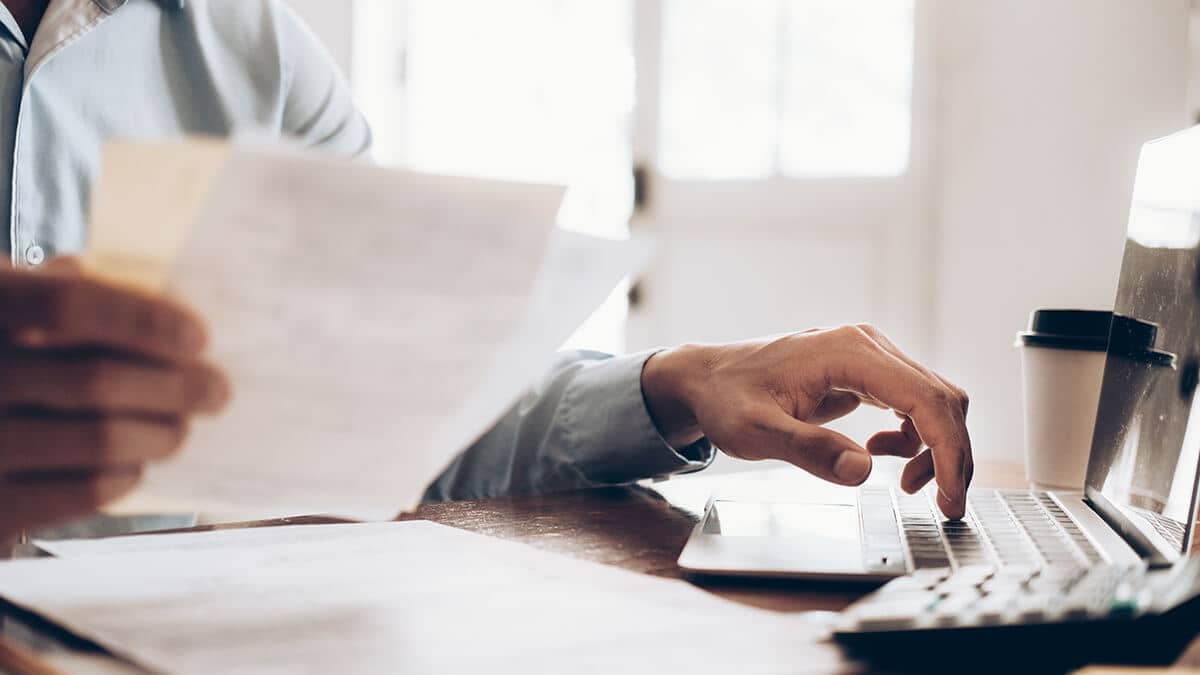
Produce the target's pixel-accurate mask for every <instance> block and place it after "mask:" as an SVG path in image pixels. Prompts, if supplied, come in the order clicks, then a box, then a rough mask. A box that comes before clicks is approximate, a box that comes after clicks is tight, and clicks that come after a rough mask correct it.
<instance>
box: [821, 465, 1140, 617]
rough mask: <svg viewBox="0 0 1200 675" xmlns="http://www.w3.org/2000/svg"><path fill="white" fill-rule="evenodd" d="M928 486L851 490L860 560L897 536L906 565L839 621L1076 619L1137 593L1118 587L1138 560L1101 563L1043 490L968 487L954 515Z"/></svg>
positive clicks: (1112, 610)
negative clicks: (856, 500) (914, 490)
mask: <svg viewBox="0 0 1200 675" xmlns="http://www.w3.org/2000/svg"><path fill="white" fill-rule="evenodd" d="M933 494H934V493H933V492H932V491H923V492H921V493H918V494H916V495H905V494H901V493H897V492H895V491H891V490H888V489H886V488H875V487H870V488H862V490H861V491H860V511H861V512H862V519H863V532H864V535H865V536H864V537H863V539H864V556H865V557H866V559H867V561H868V563H870V562H871V561H877V560H878V558H879V556H880V551H881V550H883V549H882V548H881V547H885V546H886V545H889V544H891V543H892V542H893V541H895V540H899V541H901V542H903V544H904V545H905V546H906V550H907V552H908V560H909V561H910V570H911V573H910V574H909V575H908V576H905V577H901V578H898V579H896V580H894V581H892V582H890V583H888V584H886V585H885V586H883V587H882V588H880V589H879V590H878V591H876V592H875V593H872V594H871V595H869V596H867V597H866V598H864V599H862V600H860V601H859V602H857V603H855V604H854V605H852V606H851V607H850V608H849V609H847V610H846V613H845V619H846V621H847V628H845V630H851V631H856V632H859V631H887V630H911V629H916V628H946V627H952V626H965V625H996V624H1002V623H1031V622H1042V621H1046V620H1083V619H1089V618H1095V617H1097V616H1122V615H1123V616H1129V615H1134V614H1136V613H1137V612H1138V611H1139V604H1138V603H1139V597H1137V596H1136V594H1131V592H1130V591H1129V590H1128V589H1129V588H1132V586H1130V584H1129V582H1130V580H1131V579H1132V578H1133V577H1134V576H1136V575H1139V574H1141V570H1138V569H1118V568H1114V567H1111V566H1108V565H1106V564H1105V563H1104V559H1103V557H1102V556H1101V555H1100V553H1099V552H1098V551H1097V550H1096V548H1095V547H1094V546H1093V545H1092V543H1091V542H1090V541H1089V540H1088V538H1087V537H1086V535H1084V533H1083V531H1082V530H1081V529H1080V528H1079V526H1078V525H1077V524H1076V523H1075V522H1074V521H1073V520H1072V519H1071V517H1070V516H1069V515H1068V514H1067V513H1066V512H1065V511H1063V509H1062V507H1060V506H1059V505H1058V503H1057V502H1055V501H1054V499H1053V498H1052V497H1050V495H1048V494H1045V493H1038V492H1028V491H1020V490H972V491H971V493H970V495H969V496H968V499H967V514H966V516H965V517H964V518H963V519H962V520H961V521H957V522H955V521H948V520H945V519H944V518H942V517H941V516H940V515H939V512H938V511H937V506H936V504H935V502H934V499H933ZM888 510H890V512H891V513H894V514H898V515H899V520H898V523H897V521H896V519H895V517H894V516H888V515H884V514H883V513H882V512H883V511H888ZM889 518H891V519H892V522H893V523H896V524H898V525H899V527H897V528H895V532H894V534H895V538H894V539H893V538H891V537H890V534H891V533H890V532H889V531H888V530H887V529H886V528H885V525H886V524H887V523H888V519H889ZM872 533H874V534H875V539H874V540H872V539H871V536H872ZM867 542H871V543H867Z"/></svg>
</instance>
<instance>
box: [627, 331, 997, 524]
mask: <svg viewBox="0 0 1200 675" xmlns="http://www.w3.org/2000/svg"><path fill="white" fill-rule="evenodd" d="M642 390H643V394H644V395H645V397H646V403H647V405H648V407H649V409H650V412H651V415H652V416H653V417H654V421H655V423H656V424H657V425H658V428H659V431H660V432H662V434H663V437H664V438H666V439H667V441H668V442H669V443H671V444H672V445H674V446H675V447H684V446H686V445H690V444H691V443H694V442H696V441H697V440H699V439H700V438H701V437H703V436H707V437H708V439H709V440H711V441H712V442H713V443H714V444H715V445H716V446H717V447H719V448H721V449H722V450H723V451H725V452H726V453H727V454H730V455H733V456H735V457H740V458H743V459H783V460H786V461H788V462H791V463H792V464H795V465H796V466H798V467H800V468H802V469H805V470H807V471H809V472H810V473H813V474H815V475H817V476H820V477H821V478H824V479H826V480H829V481H832V482H835V483H840V484H843V485H858V484H860V483H862V482H863V481H865V480H866V479H867V476H868V475H869V474H870V473H871V456H872V455H873V454H875V455H896V456H900V457H908V458H911V461H910V462H909V463H908V465H907V466H906V467H905V469H904V473H903V475H902V477H901V487H903V488H904V489H905V490H906V491H908V492H910V493H911V492H916V491H917V490H920V489H921V487H923V486H924V485H925V484H927V483H928V482H929V481H930V480H936V481H937V486H938V495H937V504H938V508H939V509H940V510H941V511H942V513H943V514H945V515H946V517H948V518H951V519H958V518H962V516H963V514H964V513H965V510H966V494H967V486H968V485H969V484H970V482H971V476H972V473H973V472H974V464H973V463H972V460H971V439H970V436H969V435H968V433H967V427H966V416H967V404H968V400H967V396H966V394H965V393H963V391H962V390H961V389H959V388H958V387H956V386H954V385H953V384H951V383H950V382H949V381H947V380H946V379H944V378H942V377H941V376H940V375H938V374H937V373H935V372H933V371H932V370H930V369H928V368H926V367H925V366H923V365H921V364H920V363H918V362H916V361H914V360H913V359H912V358H910V357H908V356H907V355H906V354H904V352H902V351H901V350H900V349H899V348H898V347H896V345H895V344H894V343H893V342H892V341H891V340H890V339H888V337H887V336H886V335H884V334H883V332H881V331H880V330H879V329H877V328H875V327H874V326H870V325H865V324H864V325H857V326H842V327H840V328H832V329H813V330H809V331H805V332H803V333H794V334H791V335H786V336H783V337H776V338H767V339H762V340H754V341H749V342H740V343H734V344H726V345H685V346H682V347H678V348H675V349H670V350H666V351H663V352H660V353H659V354H657V355H655V356H654V357H652V358H651V359H650V360H649V361H648V362H647V364H646V368H645V370H644V372H643V375H642ZM860 403H867V404H868V405H874V406H877V407H880V408H884V409H891V410H893V411H895V413H896V415H897V416H898V417H899V418H900V419H901V424H900V429H899V430H896V431H882V432H880V433H878V434H876V435H875V436H873V437H872V438H871V439H870V440H869V441H868V442H867V444H866V447H865V448H864V447H862V446H860V445H858V444H857V443H855V442H854V441H852V440H850V439H849V438H847V437H846V436H843V435H842V434H839V433H837V432H836V431H832V430H830V429H826V428H824V427H822V426H821V425H822V424H825V423H826V422H829V421H832V420H834V419H837V418H839V417H842V416H844V415H846V414H848V413H850V412H852V411H853V410H855V409H856V408H857V407H858V406H859V404H860ZM923 446H928V449H926V450H924V451H922V447H923Z"/></svg>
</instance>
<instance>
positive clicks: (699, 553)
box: [679, 127, 1200, 633]
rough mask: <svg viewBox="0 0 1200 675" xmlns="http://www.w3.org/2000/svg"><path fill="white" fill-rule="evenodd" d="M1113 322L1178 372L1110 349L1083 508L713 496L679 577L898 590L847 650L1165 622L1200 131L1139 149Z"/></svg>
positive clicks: (1199, 345)
mask: <svg viewBox="0 0 1200 675" xmlns="http://www.w3.org/2000/svg"><path fill="white" fill-rule="evenodd" d="M1114 313H1115V315H1116V316H1117V319H1116V320H1115V321H1114V326H1116V325H1117V324H1118V322H1120V321H1121V320H1122V319H1124V318H1131V319H1136V320H1137V321H1139V322H1145V323H1150V324H1154V325H1155V326H1157V337H1156V343H1155V348H1156V349H1157V350H1159V351H1160V352H1169V353H1170V354H1172V355H1173V356H1174V360H1173V363H1172V364H1171V365H1170V367H1165V368H1164V367H1161V363H1160V364H1158V365H1157V366H1155V365H1152V364H1147V363H1145V362H1143V361H1140V360H1138V359H1136V358H1132V357H1130V356H1129V355H1128V353H1126V352H1127V350H1122V349H1121V346H1120V342H1121V341H1120V339H1119V336H1117V335H1115V334H1114V335H1112V336H1111V338H1110V341H1109V342H1110V345H1109V350H1108V353H1107V354H1106V361H1105V371H1104V380H1103V385H1102V390H1101V396H1100V400H1099V407H1098V416H1097V422H1096V426H1095V431H1094V434H1093V440H1092V449H1091V454H1090V457H1089V464H1088V474H1087V483H1086V489H1085V491H1084V492H1039V491H1033V490H990V489H976V488H972V489H971V490H970V491H969V494H968V505H967V514H966V516H965V517H964V518H963V519H962V520H961V521H947V520H945V519H944V518H942V517H941V516H940V514H939V512H938V509H937V506H936V504H935V502H934V494H935V493H934V492H933V488H932V487H930V488H927V489H926V490H924V491H922V492H920V493H918V494H915V495H907V494H904V493H903V492H901V491H899V490H896V489H888V488H886V487H866V486H864V487H862V488H860V489H859V490H858V491H857V492H856V493H854V497H853V498H852V499H844V500H842V501H841V502H840V503H826V504H811V503H783V502H778V501H765V500H764V501H757V502H756V501H751V500H746V499H723V498H721V497H720V496H719V495H718V496H714V497H713V498H712V499H711V500H710V503H709V505H708V508H707V509H706V512H705V515H704V517H703V518H702V519H701V521H700V523H699V524H698V525H697V526H696V528H695V529H694V531H693V532H692V535H691V537H690V539H689V540H688V543H687V545H686V546H685V548H684V549H683V552H682V553H681V555H680V557H679V565H680V567H682V568H683V569H684V570H687V571H689V572H692V573H698V574H716V575H739V576H743V575H750V576H778V577H798V578H813V579H840V580H864V581H866V580H871V581H888V580H893V581H891V582H890V583H887V584H886V585H885V586H883V587H882V588H880V589H879V590H878V591H876V592H875V593H873V594H871V595H870V596H867V597H866V598H864V599H863V600H862V601H860V602H859V603H856V604H855V605H854V606H852V607H850V608H849V609H848V610H847V611H846V612H845V622H844V623H843V624H842V628H841V631H842V632H843V633H862V632H871V631H907V630H917V629H925V628H932V627H941V628H945V627H948V626H957V625H1000V624H1008V623H1039V622H1055V621H1071V620H1079V621H1083V620H1088V619H1095V618H1097V617H1099V616H1112V615H1113V613H1114V612H1117V613H1120V612H1124V613H1125V615H1128V616H1136V615H1137V614H1138V613H1139V612H1144V611H1154V607H1153V605H1154V603H1155V602H1159V601H1160V600H1161V594H1159V595H1158V596H1156V597H1155V598H1152V597H1151V595H1153V594H1152V593H1150V591H1147V590H1145V586H1144V585H1145V584H1148V583H1150V581H1149V580H1150V579H1152V578H1154V579H1157V578H1158V576H1155V575H1148V574H1147V572H1148V571H1151V570H1156V569H1161V568H1165V567H1169V566H1171V565H1172V564H1173V563H1176V562H1178V561H1181V560H1184V559H1185V557H1186V556H1187V554H1188V553H1189V552H1190V551H1191V550H1192V540H1193V535H1194V532H1193V531H1194V529H1195V520H1196V509H1197V478H1198V476H1200V474H1198V472H1197V460H1198V458H1200V408H1197V407H1196V406H1197V405H1200V400H1197V399H1196V397H1195V393H1196V388H1197V384H1198V381H1200V127H1195V128H1192V129H1189V130H1185V131H1182V132H1180V133H1177V134H1174V135H1172V136H1168V137H1166V138H1163V139H1160V140H1157V141H1153V142H1150V143H1148V144H1146V145H1145V146H1144V147H1143V149H1142V153H1141V158H1140V160H1139V164H1138V172H1137V179H1136V182H1135V187H1134V194H1133V203H1132V209H1131V215H1130V219H1129V225H1128V231H1127V242H1126V247H1125V253H1124V259H1123V262H1122V267H1121V273H1120V283H1119V289H1118V293H1117V298H1116V302H1115V311H1114ZM1155 583H1157V582H1155ZM1185 585H1186V584H1185ZM1131 589H1133V590H1131ZM1118 594H1120V596H1121V597H1120V598H1119V599H1117V598H1116V595H1118Z"/></svg>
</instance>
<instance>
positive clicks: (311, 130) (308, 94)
mask: <svg viewBox="0 0 1200 675" xmlns="http://www.w3.org/2000/svg"><path fill="white" fill-rule="evenodd" d="M280 24H281V25H280V31H279V33H280V35H279V40H280V50H281V52H282V68H283V73H282V74H283V86H284V88H285V89H284V105H283V119H282V120H281V122H282V124H281V126H282V130H283V132H284V133H285V134H287V135H288V136H291V137H293V138H296V139H298V140H299V141H300V142H301V143H303V144H305V145H307V146H309V147H313V148H320V149H323V150H327V151H329V152H331V153H333V154H336V155H341V156H344V157H363V156H367V155H369V153H370V150H371V141H372V139H371V127H370V125H369V124H368V123H367V120H366V117H364V116H363V114H362V112H360V111H359V109H358V106H357V105H355V103H354V97H353V95H352V94H351V91H350V85H349V83H348V82H347V81H346V78H345V76H344V75H343V74H342V72H341V70H340V69H339V68H338V66H337V63H336V62H334V60H333V57H332V56H331V55H330V54H329V52H328V51H326V49H325V47H324V46H323V45H322V44H321V41H320V40H319V39H318V38H317V37H316V36H315V35H313V33H312V31H311V30H310V29H309V27H308V26H307V25H306V24H305V23H304V21H302V20H301V19H300V18H299V17H298V16H296V14H295V13H294V12H293V11H292V10H291V9H290V8H288V7H287V6H286V5H284V6H283V7H282V12H281V18H280Z"/></svg>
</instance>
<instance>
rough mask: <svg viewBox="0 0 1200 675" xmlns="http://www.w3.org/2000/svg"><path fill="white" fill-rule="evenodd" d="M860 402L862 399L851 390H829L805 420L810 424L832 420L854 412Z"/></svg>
mask: <svg viewBox="0 0 1200 675" xmlns="http://www.w3.org/2000/svg"><path fill="white" fill-rule="evenodd" d="M861 403H862V399H860V398H859V397H858V395H856V394H855V393H853V392H849V391H831V392H829V393H828V394H826V395H825V398H823V399H821V402H820V403H819V404H817V408H816V410H813V412H812V414H811V415H809V416H808V419H807V420H806V421H807V422H811V423H812V424H825V423H826V422H832V421H833V420H836V419H838V418H841V417H845V416H846V415H849V414H850V413H852V412H854V411H855V410H857V409H858V406H859V404H861Z"/></svg>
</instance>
